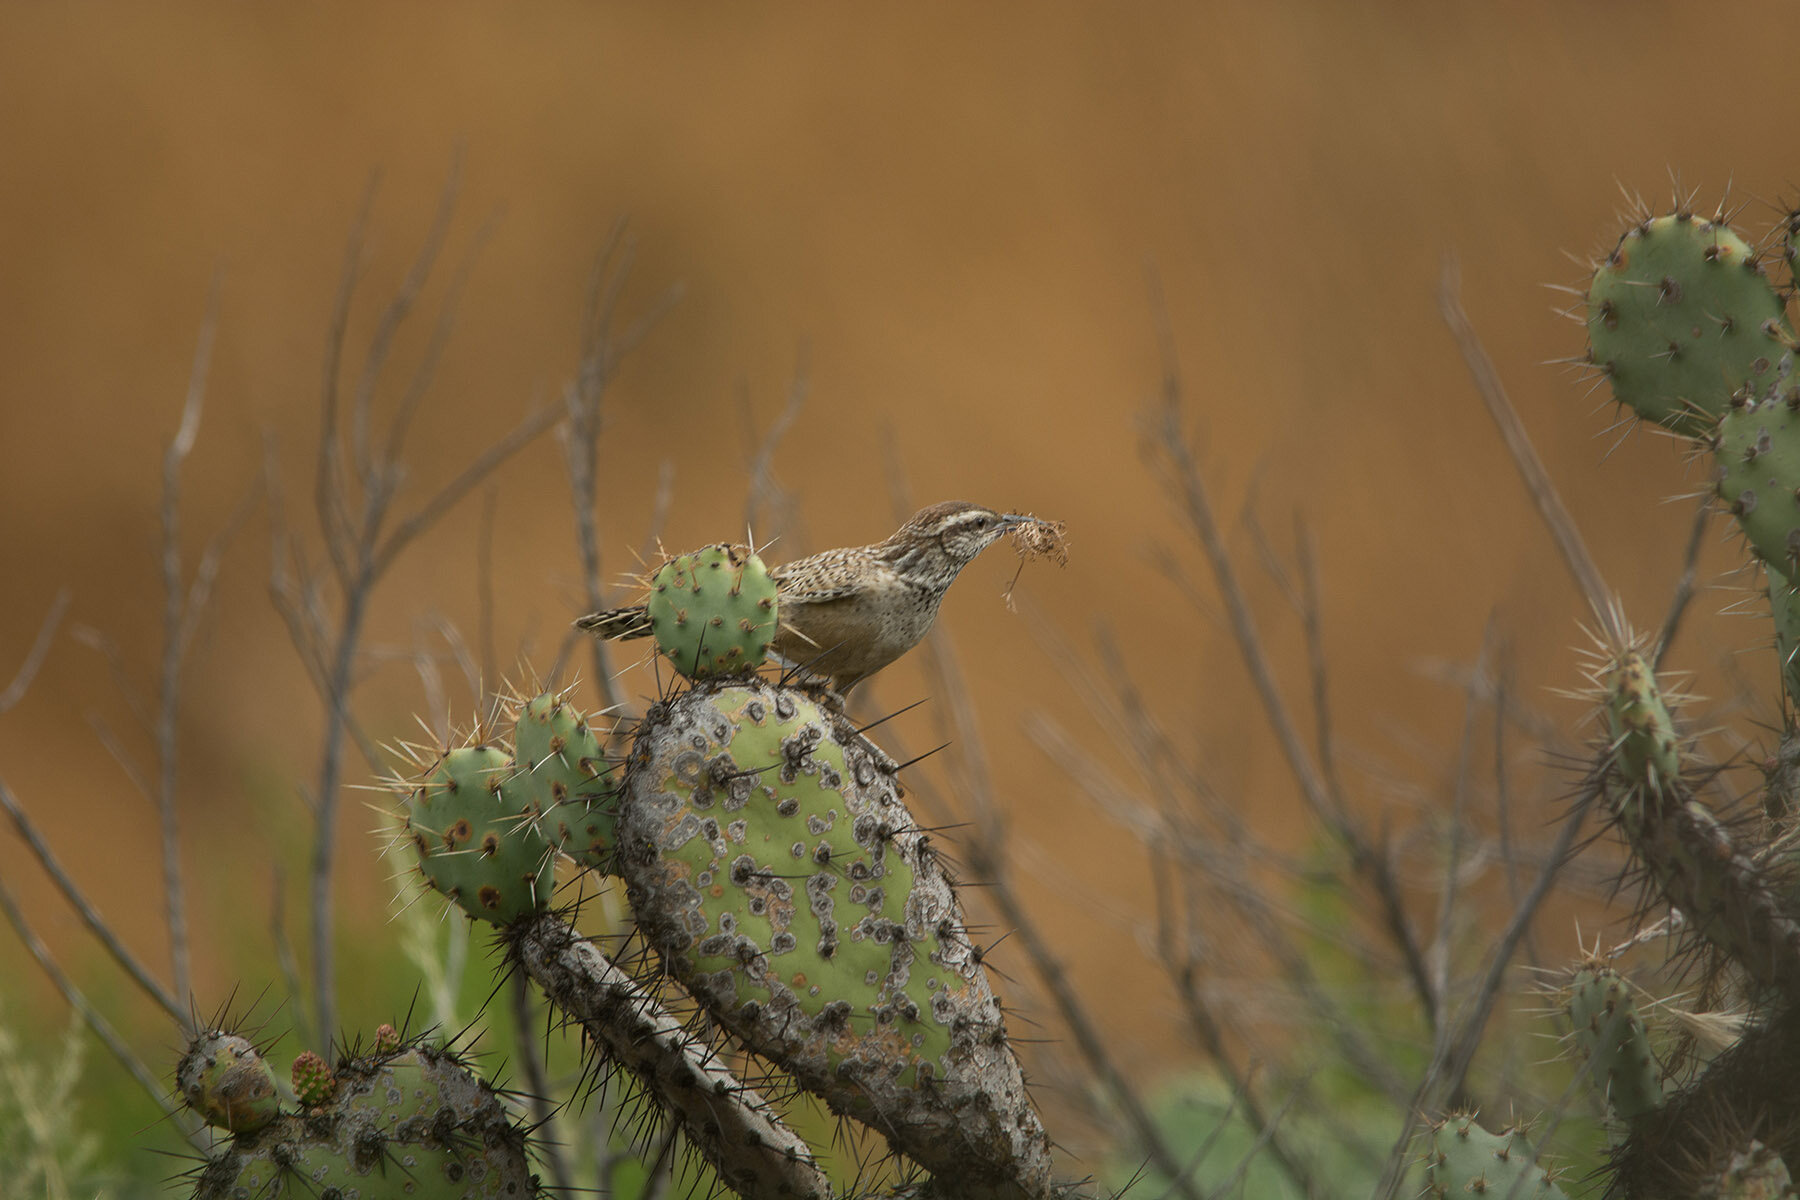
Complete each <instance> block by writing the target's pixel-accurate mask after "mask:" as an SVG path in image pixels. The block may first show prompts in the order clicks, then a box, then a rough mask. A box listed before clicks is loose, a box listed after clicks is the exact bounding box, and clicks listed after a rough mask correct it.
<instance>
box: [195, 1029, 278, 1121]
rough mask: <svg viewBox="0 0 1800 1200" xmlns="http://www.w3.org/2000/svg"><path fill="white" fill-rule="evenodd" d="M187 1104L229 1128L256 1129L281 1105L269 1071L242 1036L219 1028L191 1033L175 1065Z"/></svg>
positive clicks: (272, 1117) (273, 1075) (209, 1119)
mask: <svg viewBox="0 0 1800 1200" xmlns="http://www.w3.org/2000/svg"><path fill="white" fill-rule="evenodd" d="M175 1081H176V1084H177V1086H178V1087H179V1088H180V1090H181V1096H182V1099H184V1100H186V1101H187V1104H188V1107H189V1108H191V1109H193V1110H194V1111H195V1112H197V1113H199V1114H200V1115H201V1117H203V1118H204V1119H205V1120H206V1123H207V1124H209V1125H216V1126H218V1127H219V1128H220V1129H227V1130H230V1131H231V1132H232V1133H249V1132H251V1131H252V1130H257V1129H261V1128H262V1127H263V1126H264V1125H267V1124H268V1123H269V1122H270V1121H273V1120H274V1119H275V1117H276V1114H277V1113H279V1112H280V1111H281V1098H280V1097H279V1096H277V1095H276V1094H275V1073H274V1072H273V1071H271V1070H270V1069H269V1064H268V1063H267V1062H265V1061H264V1060H263V1056H262V1054H261V1053H259V1052H258V1051H257V1049H256V1047H255V1045H253V1044H252V1043H251V1042H250V1040H249V1039H248V1038H243V1037H239V1036H238V1035H237V1034H234V1033H228V1032H226V1031H225V1030H223V1029H208V1030H204V1031H202V1032H201V1033H198V1034H195V1035H194V1037H193V1039H192V1040H191V1041H190V1042H189V1043H188V1049H187V1053H186V1054H184V1055H182V1056H181V1063H180V1065H179V1066H177V1067H176V1068H175Z"/></svg>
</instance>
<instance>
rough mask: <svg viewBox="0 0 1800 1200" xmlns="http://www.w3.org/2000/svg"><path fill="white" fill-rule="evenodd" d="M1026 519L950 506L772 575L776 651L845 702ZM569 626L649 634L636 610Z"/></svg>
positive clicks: (927, 626) (915, 637)
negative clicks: (965, 572) (966, 571)
mask: <svg viewBox="0 0 1800 1200" xmlns="http://www.w3.org/2000/svg"><path fill="white" fill-rule="evenodd" d="M1023 519H1024V518H1021V517H1019V516H1016V515H1014V514H1011V513H1005V514H1002V513H996V512H994V511H993V510H992V509H986V508H982V507H981V506H980V505H978V504H970V503H969V502H968V501H966V500H949V501H945V502H944V503H942V504H933V505H932V506H931V507H929V508H924V509H920V510H919V512H917V513H916V514H914V516H913V518H912V519H911V520H910V521H908V522H907V523H906V524H904V525H902V526H901V527H900V528H899V529H898V530H896V531H895V533H894V534H893V536H891V537H889V538H887V539H886V540H884V541H880V542H876V543H874V544H873V545H868V546H854V547H846V548H844V549H840V550H826V551H824V552H822V553H819V554H814V555H812V556H810V557H808V558H802V559H797V560H795V561H794V562H791V563H784V564H783V565H781V566H779V567H774V568H772V569H771V570H770V572H769V574H770V576H771V577H772V578H773V579H774V580H775V584H776V587H777V588H778V589H779V591H778V593H777V595H778V600H777V604H778V611H779V616H780V621H781V627H780V628H779V629H778V630H777V631H776V634H775V643H774V647H773V649H774V652H775V653H776V655H778V656H779V657H780V658H781V659H782V660H784V661H786V662H788V663H792V664H794V665H797V666H803V667H805V668H806V670H808V671H809V672H811V673H812V674H814V675H819V676H823V677H826V678H828V679H829V680H830V681H831V686H832V687H833V689H835V690H836V691H837V692H838V694H839V695H847V694H848V693H849V691H850V689H851V688H853V687H855V686H856V685H857V684H858V683H860V682H861V681H862V680H864V679H867V678H868V677H869V676H870V675H873V674H874V673H875V672H877V671H879V670H881V668H883V667H885V666H887V665H888V664H889V663H891V662H893V661H894V660H895V659H897V658H899V657H900V656H901V655H902V654H905V653H906V652H907V651H908V650H911V649H912V648H913V647H914V646H916V645H918V644H919V640H920V639H921V638H923V637H924V636H925V635H926V633H928V632H930V630H931V623H932V621H933V620H935V619H936V618H937V610H938V605H939V604H941V603H942V602H943V599H944V593H945V591H947V590H948V589H949V587H950V585H951V584H952V583H954V582H955V581H956V576H957V574H958V573H959V572H960V571H961V570H962V569H963V568H964V567H966V566H968V565H969V563H971V562H973V561H974V560H975V556H976V555H978V554H980V553H981V552H982V551H983V550H985V549H987V548H988V547H989V546H991V545H992V544H993V543H994V541H995V540H996V539H998V538H999V537H1000V536H1001V535H1002V534H1004V533H1006V532H1007V530H1009V529H1011V528H1013V526H1015V525H1017V524H1018V523H1019V522H1020V521H1021V520H1023ZM575 624H576V626H577V627H578V628H580V629H585V630H587V631H589V632H591V633H593V634H594V635H595V636H597V637H602V638H608V639H614V638H618V639H623V638H639V637H648V636H649V634H650V623H649V621H648V620H647V619H646V617H645V615H644V608H643V606H642V605H632V606H630V607H627V608H614V609H608V610H607V611H606V612H599V613H593V614H590V615H589V616H585V617H582V618H580V619H579V620H577V621H576V622H575Z"/></svg>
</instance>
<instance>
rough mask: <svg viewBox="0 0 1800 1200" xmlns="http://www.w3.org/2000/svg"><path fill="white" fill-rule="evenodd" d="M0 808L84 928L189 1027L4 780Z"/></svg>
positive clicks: (0, 786)
mask: <svg viewBox="0 0 1800 1200" xmlns="http://www.w3.org/2000/svg"><path fill="white" fill-rule="evenodd" d="M0 808H4V809H5V810H6V814H7V816H9V817H11V818H12V821H13V826H14V827H15V828H16V829H18V831H19V836H20V837H22V838H24V839H25V844H26V845H27V846H29V847H31V853H32V856H33V857H35V858H36V859H37V860H38V865H40V866H42V867H43V868H44V873H45V874H47V875H49V876H50V879H51V882H53V883H55V884H56V887H57V890H58V891H60V892H62V894H63V898H64V899H66V900H67V901H68V902H69V905H70V907H71V908H73V909H74V910H75V912H76V914H77V915H79V916H80V917H81V920H82V923H83V924H84V925H86V926H87V927H88V931H89V932H90V933H92V934H93V935H94V937H95V938H97V939H99V942H100V944H101V945H102V946H104V947H106V952H107V953H108V954H110V955H112V957H113V961H114V962H116V963H118V964H119V966H120V967H121V968H122V969H123V970H124V971H125V973H126V974H127V975H129V976H131V979H132V982H133V983H135V984H137V985H138V987H139V988H141V989H143V992H144V994H145V995H147V996H149V997H150V998H151V999H152V1000H154V1001H156V1003H157V1004H158V1005H159V1006H160V1007H161V1008H162V1010H163V1011H164V1012H166V1013H168V1014H169V1017H170V1018H171V1019H172V1020H174V1022H175V1023H176V1024H177V1025H179V1026H181V1028H183V1029H187V1028H189V1025H188V1012H187V1010H186V1009H185V1008H183V1007H182V1006H181V1005H180V1004H178V1003H176V1001H175V997H173V996H171V995H170V994H169V993H168V992H167V991H166V990H164V988H163V986H162V984H160V983H158V982H157V980H156V977H155V976H153V975H152V974H150V971H149V968H147V967H145V966H144V964H143V963H141V962H139V961H138V959H137V956H136V955H134V954H133V953H132V952H131V951H130V950H129V949H128V948H127V947H126V945H125V943H124V942H122V941H120V940H119V936H118V935H117V934H116V933H114V932H113V929H112V926H110V925H108V924H107V923H106V918H104V917H102V916H101V915H100V913H99V910H97V909H96V908H95V907H94V906H93V905H92V904H91V903H89V902H88V898H87V895H86V893H84V892H83V891H82V890H81V888H80V886H79V885H78V884H77V883H76V882H75V880H74V879H73V878H71V877H70V875H69V873H68V872H67V871H65V870H64V869H63V865H62V863H61V862H60V861H59V860H58V859H57V857H56V853H55V851H53V850H51V849H50V843H48V842H46V841H45V840H44V835H43V834H42V833H40V832H39V831H38V827H37V826H36V825H35V824H33V823H32V820H31V818H30V817H29V816H27V815H26V813H25V809H24V808H23V807H22V806H21V805H20V804H19V801H18V797H16V796H14V795H13V793H12V789H11V788H9V787H7V786H6V784H5V782H4V781H0Z"/></svg>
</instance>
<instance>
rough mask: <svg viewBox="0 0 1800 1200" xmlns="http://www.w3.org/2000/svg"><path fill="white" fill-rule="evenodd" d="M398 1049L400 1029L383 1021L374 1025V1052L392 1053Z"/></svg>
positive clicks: (378, 1053)
mask: <svg viewBox="0 0 1800 1200" xmlns="http://www.w3.org/2000/svg"><path fill="white" fill-rule="evenodd" d="M399 1049H400V1031H399V1030H398V1029H395V1028H394V1027H393V1026H392V1025H389V1024H387V1023H386V1022H385V1021H384V1022H382V1023H381V1024H380V1025H377V1026H376V1027H375V1054H376V1055H377V1056H378V1057H379V1056H380V1055H383V1054H393V1053H394V1052H396V1051H397V1050H399Z"/></svg>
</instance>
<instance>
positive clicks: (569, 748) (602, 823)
mask: <svg viewBox="0 0 1800 1200" xmlns="http://www.w3.org/2000/svg"><path fill="white" fill-rule="evenodd" d="M513 737H514V742H513V756H514V758H515V759H516V760H517V762H518V764H519V766H520V767H521V768H522V769H523V771H524V772H525V775H524V776H523V777H522V778H521V779H520V780H519V781H518V782H519V784H520V786H522V787H528V788H529V789H531V791H532V792H533V794H534V795H535V796H536V798H537V799H536V803H537V807H538V810H539V811H540V812H542V813H543V815H544V819H543V821H542V822H540V824H541V826H542V828H543V830H544V832H545V834H546V836H548V837H549V839H550V840H551V842H553V843H554V844H555V845H556V847H557V849H559V850H561V851H563V852H564V853H565V854H567V855H568V856H569V857H571V858H573V859H574V860H575V861H576V862H578V863H580V864H581V865H582V866H585V867H591V868H593V869H595V870H598V871H610V870H611V863H612V854H613V846H614V845H615V844H616V842H617V840H618V796H617V791H618V789H617V787H616V786H615V785H614V784H613V782H612V780H611V778H610V776H609V774H608V771H609V768H608V765H607V762H606V756H605V754H604V753H603V751H602V749H601V746H600V741H599V739H598V738H596V737H595V736H594V734H593V731H592V730H590V729H589V728H588V723H587V721H586V719H585V718H583V716H582V715H581V711H580V710H579V709H577V708H576V707H574V705H572V704H570V703H569V701H568V700H567V699H566V698H564V697H562V696H555V695H549V694H545V695H540V696H533V697H532V698H531V699H529V700H527V701H525V702H524V703H522V704H520V705H519V719H518V724H517V726H516V727H515V730H514V735H513Z"/></svg>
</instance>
